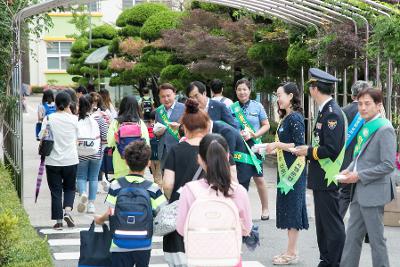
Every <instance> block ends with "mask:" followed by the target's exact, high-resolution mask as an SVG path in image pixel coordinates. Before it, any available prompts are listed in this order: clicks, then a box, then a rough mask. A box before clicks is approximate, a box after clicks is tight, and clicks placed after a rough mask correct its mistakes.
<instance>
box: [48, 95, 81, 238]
mask: <svg viewBox="0 0 400 267" xmlns="http://www.w3.org/2000/svg"><path fill="white" fill-rule="evenodd" d="M55 102H56V107H57V111H56V112H55V113H53V114H51V115H49V116H48V117H46V118H45V119H44V120H43V124H42V130H41V132H40V136H41V137H42V136H43V135H45V134H46V126H47V124H49V125H50V129H51V132H52V134H53V138H54V146H53V150H52V151H51V153H50V155H49V156H47V157H46V159H45V165H46V174H47V183H48V185H49V189H50V192H51V218H52V219H53V220H56V224H55V225H54V226H53V228H54V229H58V230H61V229H62V227H63V219H64V220H65V221H66V223H67V225H68V227H74V226H75V223H74V220H73V219H72V217H71V214H70V213H71V211H72V207H73V206H74V198H75V183H76V170H77V166H78V163H79V160H78V151H77V136H78V117H76V116H75V115H72V114H71V110H70V108H69V106H70V103H71V97H70V96H69V94H67V93H66V92H60V93H58V94H57V96H56V101H55ZM63 193H64V194H63ZM63 209H64V213H63Z"/></svg>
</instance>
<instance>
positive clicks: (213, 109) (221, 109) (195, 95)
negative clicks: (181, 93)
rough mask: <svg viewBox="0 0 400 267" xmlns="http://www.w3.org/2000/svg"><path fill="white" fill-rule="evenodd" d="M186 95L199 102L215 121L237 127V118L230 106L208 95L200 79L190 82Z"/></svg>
mask: <svg viewBox="0 0 400 267" xmlns="http://www.w3.org/2000/svg"><path fill="white" fill-rule="evenodd" d="M186 95H187V96H188V97H190V98H192V99H195V100H197V101H198V102H199V107H200V108H201V109H202V110H204V111H205V112H207V113H208V115H209V116H210V118H211V120H213V121H224V122H226V123H227V124H229V125H231V126H232V127H234V128H237V125H236V122H235V119H234V118H233V116H232V113H231V112H230V111H229V110H228V108H227V107H226V106H225V105H224V104H223V103H221V102H219V101H215V100H212V99H210V98H208V97H207V92H206V86H205V85H204V84H203V83H202V82H199V81H194V82H192V83H190V85H189V86H188V88H187V90H186Z"/></svg>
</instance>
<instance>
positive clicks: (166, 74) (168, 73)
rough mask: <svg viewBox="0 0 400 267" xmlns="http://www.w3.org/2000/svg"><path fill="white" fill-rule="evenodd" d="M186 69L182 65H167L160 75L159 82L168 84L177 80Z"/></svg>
mask: <svg viewBox="0 0 400 267" xmlns="http://www.w3.org/2000/svg"><path fill="white" fill-rule="evenodd" d="M185 69H187V68H186V67H185V66H184V65H169V66H167V67H165V68H164V69H163V70H162V71H161V74H160V79H161V82H168V81H171V80H173V79H177V78H178V77H179V74H180V73H181V72H182V71H184V70H185Z"/></svg>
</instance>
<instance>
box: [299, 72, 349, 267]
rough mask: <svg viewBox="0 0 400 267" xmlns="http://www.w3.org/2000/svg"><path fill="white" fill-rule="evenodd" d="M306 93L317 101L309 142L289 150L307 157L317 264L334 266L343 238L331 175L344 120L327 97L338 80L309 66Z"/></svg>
mask: <svg viewBox="0 0 400 267" xmlns="http://www.w3.org/2000/svg"><path fill="white" fill-rule="evenodd" d="M309 75H310V77H311V79H310V81H309V84H310V85H309V88H310V95H311V97H312V98H313V99H314V100H315V101H316V103H317V104H318V106H319V108H318V115H317V118H316V122H315V125H314V129H313V137H312V139H313V144H312V145H311V146H299V147H297V148H296V149H295V150H294V152H293V153H295V154H296V155H297V156H306V157H307V159H309V169H308V188H310V189H312V190H313V195H314V207H315V224H316V232H317V241H318V247H319V252H320V263H319V264H318V266H319V267H323V266H324V267H325V266H329V267H337V266H339V263H340V258H341V255H342V250H343V245H344V241H345V229H344V223H343V219H342V217H341V216H340V213H339V192H338V186H337V182H336V179H335V175H336V174H338V173H339V171H340V166H341V165H342V162H343V158H344V145H345V119H344V116H343V114H342V110H341V109H340V107H339V105H338V104H337V103H336V101H335V100H334V99H332V97H331V93H332V88H333V85H334V83H335V82H337V81H338V80H337V79H336V78H335V77H334V76H332V75H330V74H328V73H326V72H324V71H322V70H319V69H315V68H311V69H310V71H309Z"/></svg>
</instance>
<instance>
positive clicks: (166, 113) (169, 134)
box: [154, 83, 185, 170]
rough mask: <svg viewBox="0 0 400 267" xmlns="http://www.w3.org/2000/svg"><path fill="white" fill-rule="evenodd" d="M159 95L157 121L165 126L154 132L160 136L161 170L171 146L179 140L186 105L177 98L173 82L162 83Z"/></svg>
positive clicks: (159, 155)
mask: <svg viewBox="0 0 400 267" xmlns="http://www.w3.org/2000/svg"><path fill="white" fill-rule="evenodd" d="M158 95H159V97H160V102H161V104H162V105H161V106H160V107H158V108H157V111H156V122H158V123H161V124H163V125H164V126H165V128H163V129H161V130H159V131H158V132H154V134H155V135H156V136H157V137H158V138H159V143H158V158H159V159H160V166H161V170H164V165H165V160H166V157H167V154H168V152H169V150H170V148H171V147H172V146H174V145H176V144H178V142H179V135H178V128H179V123H178V121H179V119H180V118H181V117H182V115H183V113H184V111H185V105H184V104H182V103H179V102H177V101H176V100H175V97H176V89H175V87H174V86H173V85H171V84H168V83H165V84H162V85H161V86H160V87H159V89H158Z"/></svg>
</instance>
